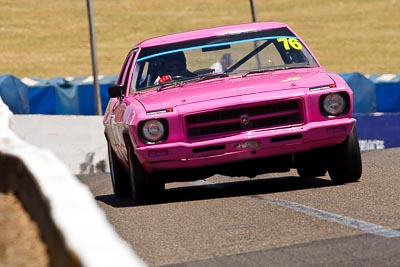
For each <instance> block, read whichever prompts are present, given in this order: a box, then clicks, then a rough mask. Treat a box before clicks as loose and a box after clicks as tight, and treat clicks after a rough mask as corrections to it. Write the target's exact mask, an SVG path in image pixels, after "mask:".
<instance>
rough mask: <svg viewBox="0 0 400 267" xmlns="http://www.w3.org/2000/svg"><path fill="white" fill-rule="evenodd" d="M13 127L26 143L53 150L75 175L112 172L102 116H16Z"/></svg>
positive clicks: (12, 118) (12, 119)
mask: <svg viewBox="0 0 400 267" xmlns="http://www.w3.org/2000/svg"><path fill="white" fill-rule="evenodd" d="M11 129H12V130H13V131H14V132H15V133H16V135H18V136H19V137H20V138H21V139H23V140H25V141H26V142H28V143H30V144H32V145H35V146H38V147H42V148H46V149H49V150H51V151H52V152H53V153H54V154H55V155H56V156H57V157H58V158H59V159H60V160H61V161H62V162H64V163H65V164H66V165H67V166H68V167H69V169H70V170H71V172H72V173H73V174H90V173H104V172H109V164H108V156H107V143H106V139H105V137H104V133H103V131H104V130H103V129H104V127H103V124H102V117H101V116H74V115H14V116H12V117H11Z"/></svg>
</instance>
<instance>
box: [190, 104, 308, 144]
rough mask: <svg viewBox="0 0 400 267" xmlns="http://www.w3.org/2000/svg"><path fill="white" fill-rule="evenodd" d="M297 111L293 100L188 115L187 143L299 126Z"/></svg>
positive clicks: (300, 121) (300, 110)
mask: <svg viewBox="0 0 400 267" xmlns="http://www.w3.org/2000/svg"><path fill="white" fill-rule="evenodd" d="M301 107H302V102H301V99H293V100H289V101H284V102H274V103H263V104H261V105H260V104H258V105H250V106H246V107H243V106H242V107H239V108H238V107H237V106H235V107H228V108H224V109H222V110H217V111H211V112H205V113H198V114H191V115H188V116H186V118H185V119H186V129H187V137H188V139H189V140H193V139H203V138H211V137H212V138H216V137H218V136H224V135H227V134H232V133H235V132H240V131H246V130H254V129H261V128H276V127H287V126H290V125H294V124H301V123H303V112H302V108H301Z"/></svg>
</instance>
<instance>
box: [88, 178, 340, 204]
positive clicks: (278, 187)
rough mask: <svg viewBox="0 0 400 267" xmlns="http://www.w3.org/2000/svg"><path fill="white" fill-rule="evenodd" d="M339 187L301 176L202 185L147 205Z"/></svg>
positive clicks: (112, 199)
mask: <svg viewBox="0 0 400 267" xmlns="http://www.w3.org/2000/svg"><path fill="white" fill-rule="evenodd" d="M336 185H337V184H335V183H333V182H332V181H330V180H328V179H324V178H323V177H322V178H312V179H302V178H299V177H298V176H284V177H279V178H265V179H264V178H261V179H255V180H246V181H238V182H228V183H207V182H204V183H202V184H200V185H198V184H196V185H193V186H192V185H189V186H186V187H177V188H168V189H166V190H165V191H164V193H163V194H162V195H161V196H159V197H158V198H157V199H154V200H153V201H151V202H149V203H146V204H145V205H155V204H166V203H173V202H187V201H196V200H206V199H217V198H227V197H240V196H250V195H259V194H271V193H278V192H289V191H296V190H305V189H311V188H322V187H329V186H336ZM95 199H96V200H97V201H101V202H103V203H105V204H107V205H110V206H112V207H115V208H124V207H132V206H137V204H136V203H134V202H133V200H132V199H131V198H117V197H116V196H115V195H113V194H109V195H100V196H96V197H95Z"/></svg>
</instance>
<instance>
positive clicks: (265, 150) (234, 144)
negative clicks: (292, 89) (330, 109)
mask: <svg viewBox="0 0 400 267" xmlns="http://www.w3.org/2000/svg"><path fill="white" fill-rule="evenodd" d="M355 122H356V120H355V119H354V118H343V119H334V120H330V121H323V122H314V123H308V124H306V125H302V126H296V127H288V128H285V129H276V130H256V131H248V132H243V133H241V134H237V135H234V136H229V137H224V138H218V139H213V140H207V141H200V142H195V143H185V142H177V143H167V144H157V145H152V146H146V147H138V148H136V149H135V153H136V155H137V157H138V158H139V160H140V162H141V163H142V164H143V166H144V167H145V168H146V170H147V171H149V172H154V171H157V170H175V169H180V168H197V167H205V166H213V165H218V164H224V163H231V162H236V161H242V160H249V159H256V158H263V157H271V156H276V155H286V154H293V153H298V152H302V151H307V150H311V149H314V148H320V147H328V146H332V145H336V144H339V143H341V142H343V141H344V140H345V139H346V137H347V136H348V135H349V134H350V132H351V130H352V129H353V127H354V125H355Z"/></svg>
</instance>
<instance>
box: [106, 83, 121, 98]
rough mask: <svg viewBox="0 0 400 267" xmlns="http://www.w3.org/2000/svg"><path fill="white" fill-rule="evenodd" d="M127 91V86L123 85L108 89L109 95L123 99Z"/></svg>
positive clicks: (114, 85)
mask: <svg viewBox="0 0 400 267" xmlns="http://www.w3.org/2000/svg"><path fill="white" fill-rule="evenodd" d="M124 91H125V86H123V85H121V84H113V85H110V86H109V87H108V95H109V96H110V97H111V98H113V97H122V96H123V94H124Z"/></svg>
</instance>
